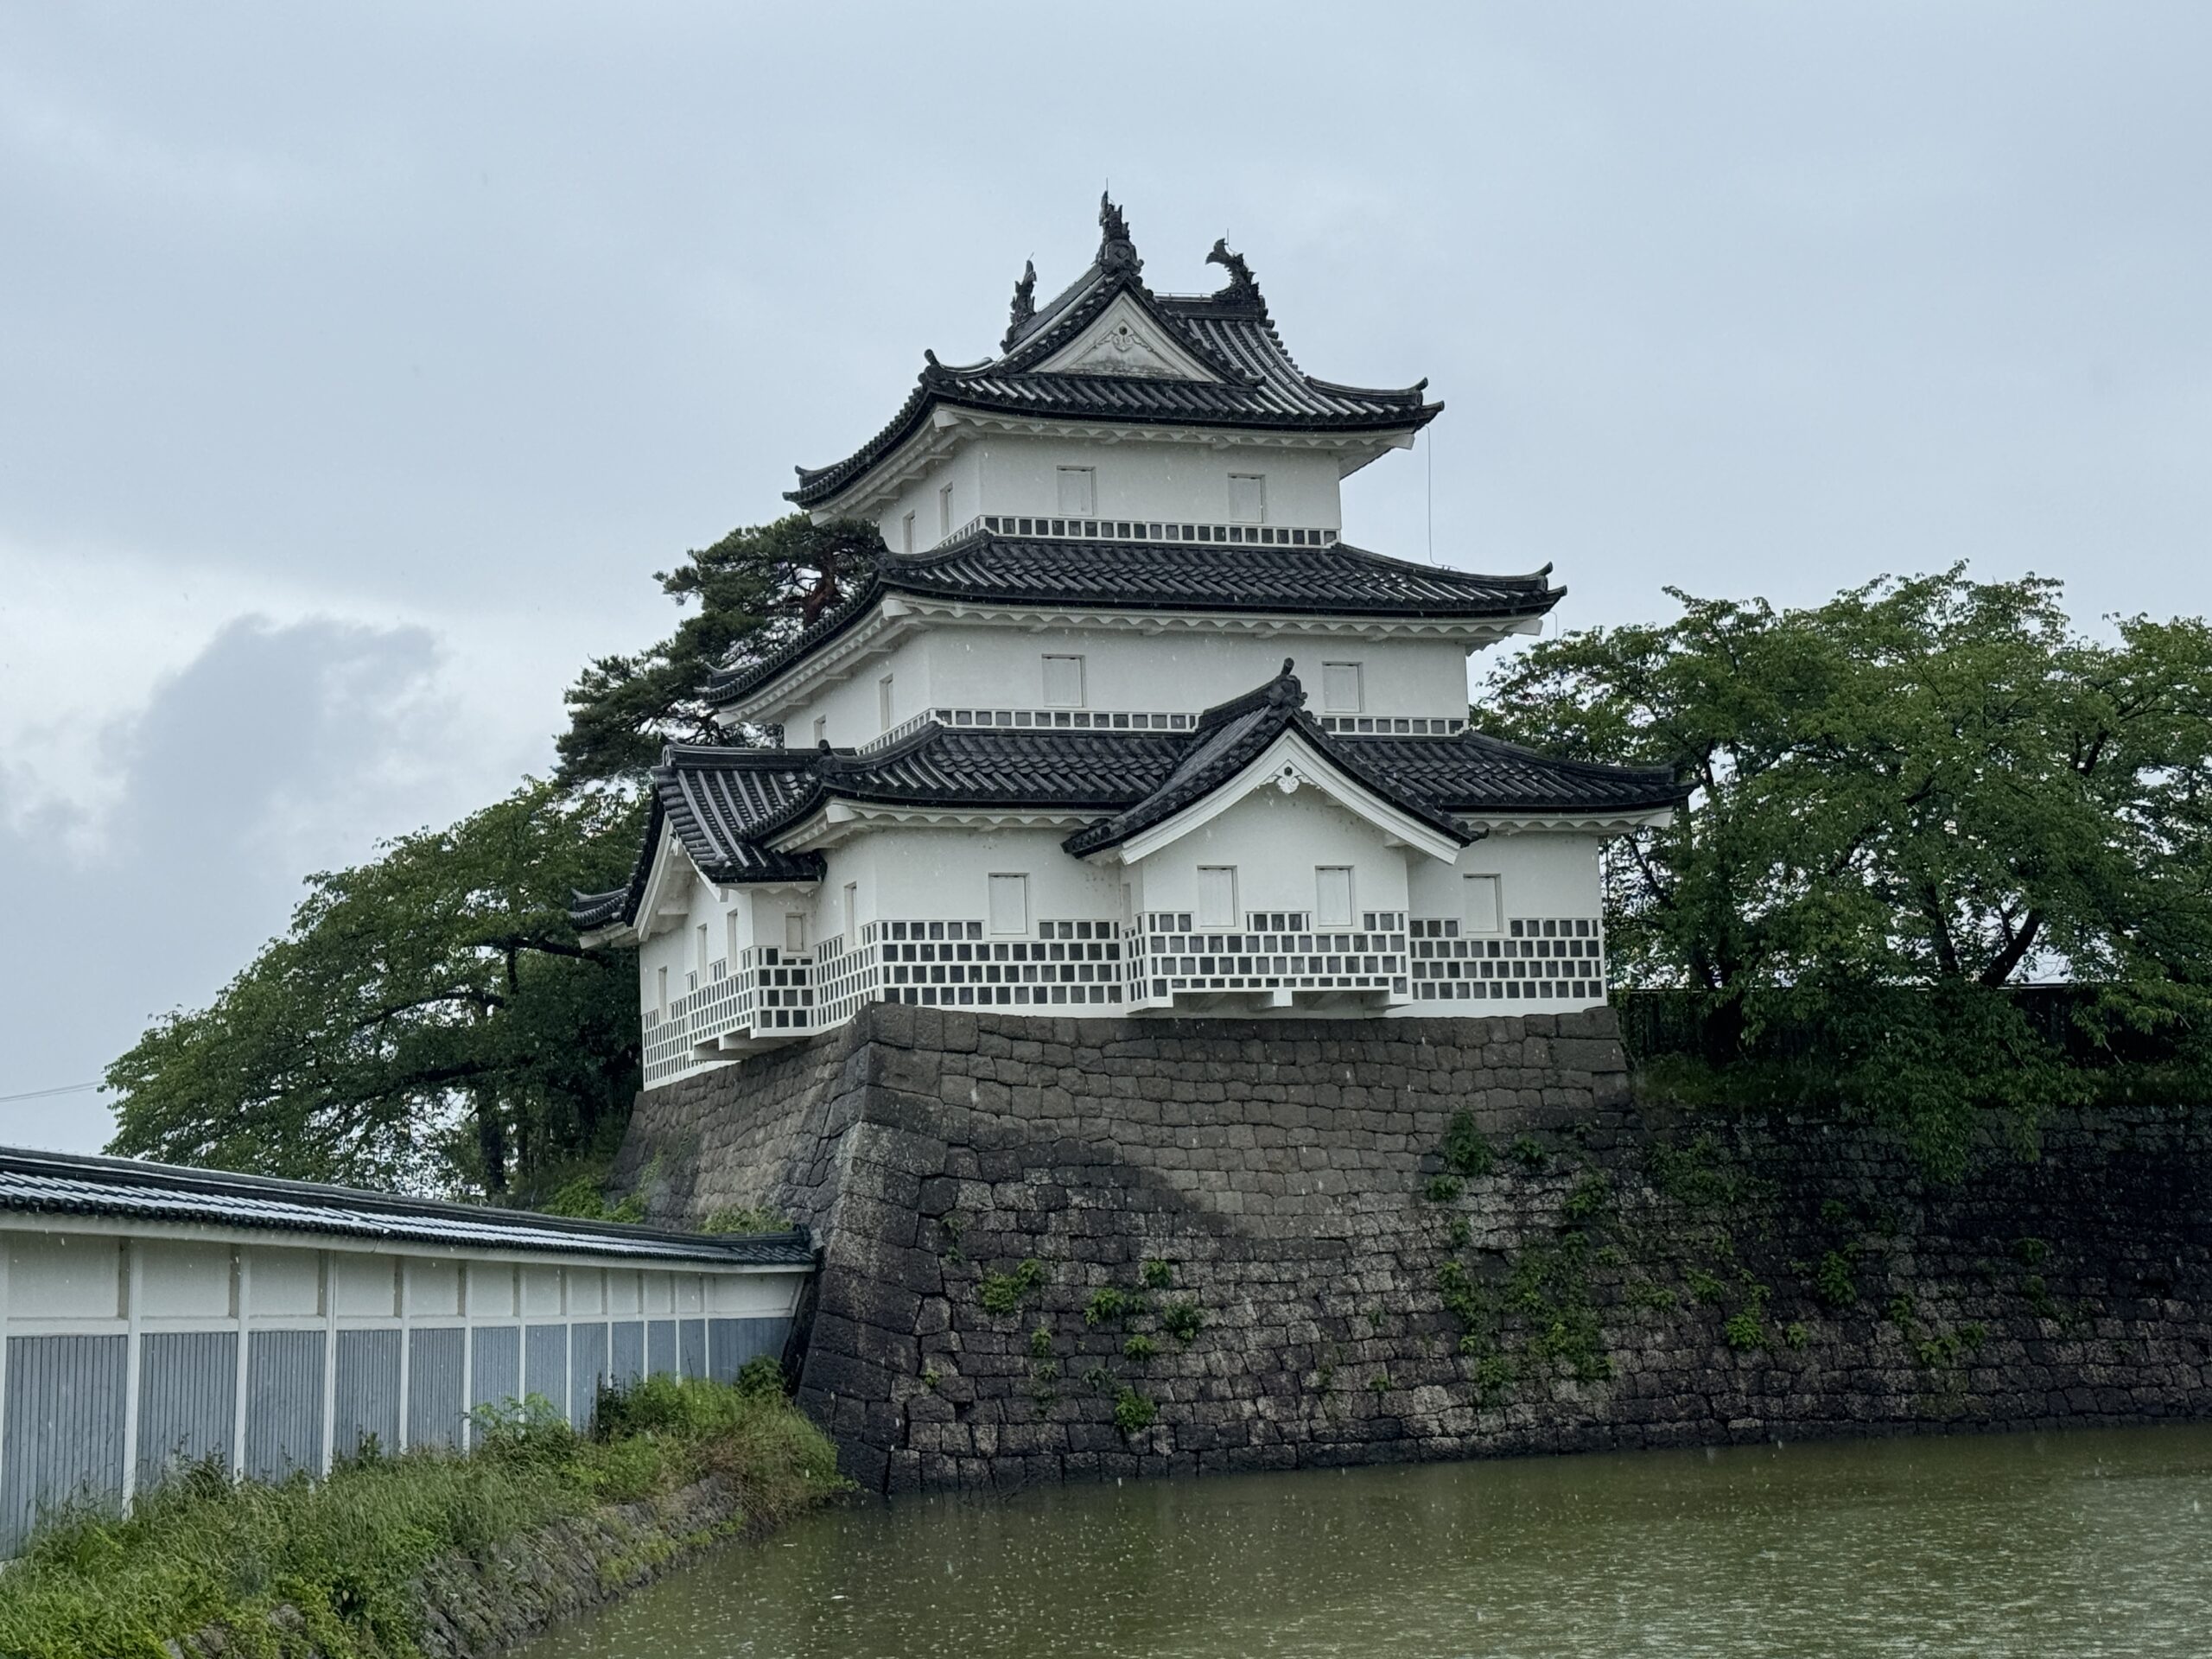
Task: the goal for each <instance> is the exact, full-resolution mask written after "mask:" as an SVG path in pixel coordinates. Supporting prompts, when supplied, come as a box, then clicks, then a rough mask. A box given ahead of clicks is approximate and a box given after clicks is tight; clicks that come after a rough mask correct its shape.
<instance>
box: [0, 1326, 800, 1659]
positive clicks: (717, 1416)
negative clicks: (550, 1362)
mask: <svg viewBox="0 0 2212 1659" xmlns="http://www.w3.org/2000/svg"><path fill="white" fill-rule="evenodd" d="M758 1363H760V1362H756V1364H758ZM771 1369H772V1368H771ZM746 1382H747V1383H748V1384H750V1386H736V1387H733V1386H729V1385H727V1384H721V1383H707V1382H702V1381H696V1380H688V1381H684V1382H681V1383H679V1382H677V1381H675V1380H673V1379H671V1378H668V1377H655V1378H652V1379H651V1380H649V1381H647V1382H645V1383H641V1384H639V1386H638V1387H636V1388H634V1389H631V1390H629V1391H628V1392H627V1393H626V1394H624V1395H616V1396H609V1397H608V1398H607V1401H606V1402H604V1408H603V1409H602V1411H601V1421H600V1423H599V1425H598V1427H596V1428H595V1430H594V1432H593V1433H590V1434H589V1435H582V1434H578V1433H575V1432H573V1431H572V1430H570V1429H569V1427H568V1426H567V1424H566V1423H565V1422H563V1421H560V1420H559V1419H558V1418H557V1417H556V1416H554V1415H553V1414H552V1413H551V1412H550V1409H547V1408H543V1402H536V1404H537V1407H538V1409H534V1410H530V1411H524V1410H519V1409H514V1410H509V1411H507V1412H505V1413H493V1414H485V1415H481V1416H480V1420H479V1421H482V1422H484V1423H485V1424H486V1428H487V1430H488V1431H489V1432H488V1433H487V1434H486V1437H485V1439H486V1444H485V1445H484V1446H482V1447H481V1448H480V1450H479V1451H477V1452H475V1453H474V1454H473V1455H471V1456H467V1457H459V1456H454V1455H451V1454H443V1453H436V1452H410V1453H407V1454H406V1455H404V1456H400V1457H379V1456H376V1455H374V1454H372V1455H369V1456H365V1457H363V1458H359V1459H355V1460H353V1461H352V1462H350V1463H347V1464H346V1465H343V1466H341V1467H340V1468H339V1469H338V1470H337V1471H334V1473H333V1474H332V1475H331V1477H330V1478H328V1479H327V1480H325V1481H321V1482H312V1481H309V1480H308V1479H307V1478H304V1477H296V1478H293V1479H291V1480H289V1481H287V1482H285V1483H284V1484H282V1485H265V1484H257V1483H254V1482H247V1483H245V1484H237V1485H234V1484H232V1483H231V1482H230V1481H229V1480H228V1479H226V1478H225V1477H224V1475H223V1474H222V1472H221V1471H219V1470H214V1469H203V1470H196V1471H184V1472H182V1473H181V1474H180V1475H179V1476H178V1477H176V1478H174V1479H172V1480H170V1481H169V1482H168V1483H167V1484H164V1485H163V1486H162V1488H160V1489H159V1490H158V1491H155V1492H153V1493H150V1494H149V1495H147V1496H146V1497H143V1498H142V1499H141V1500H140V1501H139V1503H138V1504H137V1507H136V1509H135V1510H133V1512H132V1513H131V1514H130V1516H128V1517H127V1518H122V1517H118V1516H114V1515H111V1514H110V1515H105V1516H103V1515H94V1514H80V1515H74V1516H64V1517H61V1518H60V1519H58V1520H56V1521H54V1522H52V1523H51V1524H49V1525H48V1526H47V1527H45V1528H43V1529H41V1531H40V1533H39V1534H38V1535H37V1536H36V1537H35V1539H34V1540H33V1541H32V1543H31V1546H30V1548H29V1551H28V1552H27V1553H26V1554H25V1555H24V1557H23V1558H22V1560H20V1561H19V1562H17V1563H16V1565H14V1566H13V1567H10V1568H8V1569H7V1570H6V1571H5V1572H4V1573H0V1654H6V1655H18V1654H20V1655H24V1656H33V1659H137V1656H144V1659H165V1649H164V1646H163V1643H165V1642H168V1641H179V1640H181V1639H183V1638H185V1637H189V1636H192V1635H194V1633H196V1632H198V1631H200V1630H205V1629H206V1628H207V1627H208V1626H210V1625H218V1626H221V1627H223V1629H224V1631H225V1634H226V1637H228V1638H229V1641H228V1646H227V1649H226V1651H227V1652H228V1653H231V1654H236V1655H239V1656H246V1655H253V1656H263V1655H266V1656H277V1655H283V1654H293V1653H303V1652H308V1651H314V1652H317V1653H321V1654H323V1655H326V1656H330V1659H357V1656H358V1659H368V1656H376V1659H385V1656H404V1655H408V1654H411V1653H413V1652H415V1651H416V1636H417V1634H418V1633H419V1630H420V1624H419V1620H420V1618H421V1615H422V1608H421V1606H420V1605H419V1598H418V1596H417V1593H416V1586H417V1583H418V1580H420V1578H421V1576H422V1574H423V1571H424V1569H425V1568H427V1567H429V1566H430V1564H431V1563H432V1562H433V1561H435V1560H439V1559H441V1558H444V1557H450V1556H454V1555H457V1554H480V1553H481V1552H483V1551H485V1550H486V1549H487V1548H490V1547H492V1546H494V1545H496V1544H498V1543H499V1542H501V1541H505V1540H511V1539H514V1538H517V1537H519V1536H521V1535H525V1534H528V1533H531V1531H533V1530H534V1529H538V1528H542V1527H544V1526H547V1525H549V1524H550V1523H555V1522H560V1521H563V1520H564V1519H566V1518H569V1517H575V1516H585V1515H588V1514H589V1513H590V1512H592V1511H594V1510H599V1509H600V1508H601V1507H602V1506H604V1505H608V1504H614V1503H635V1502H639V1501H641V1500H649V1499H652V1498H654V1497H662V1496H664V1495H666V1494H668V1493H671V1492H673V1491H677V1490H679V1489H680V1488H683V1487H685V1486H688V1485H690V1484H691V1483H693V1482H695V1481H697V1480H700V1479H702V1478H705V1477H707V1476H709V1475H717V1474H718V1475H721V1476H723V1477H725V1478H728V1479H729V1480H730V1481H732V1482H734V1484H736V1485H737V1487H738V1489H739V1490H740V1491H741V1492H742V1493H743V1494H744V1497H745V1503H744V1512H743V1515H742V1517H741V1519H740V1520H739V1521H738V1522H734V1524H733V1527H732V1530H735V1529H740V1528H749V1527H757V1526H763V1525H769V1524H772V1523H774V1522H777V1521H779V1520H782V1519H784V1518H785V1517H786V1516H791V1515H793V1514H796V1513H798V1511H799V1510H804V1509H806V1508H808V1507H809V1506H810V1505H812V1504H815V1503H820V1502H822V1501H823V1499H824V1498H825V1497H829V1496H830V1495H831V1494H833V1493H836V1492H837V1491H841V1490H842V1488H843V1483H842V1481H841V1480H840V1479H839V1478H838V1476H837V1474H836V1455H835V1453H834V1452H833V1450H832V1448H831V1446H830V1445H829V1441H828V1440H826V1439H825V1438H824V1437H823V1434H822V1433H821V1431H820V1430H818V1429H817V1428H816V1427H814V1426H813V1425H812V1424H811V1423H810V1422H808V1421H806V1420H805V1419H804V1417H802V1416H801V1415H800V1414H798V1411H797V1410H796V1409H795V1408H793V1407H791V1404H790V1403H789V1402H787V1401H785V1398H784V1397H783V1394H782V1392H781V1389H780V1388H779V1387H778V1386H776V1384H775V1383H773V1382H772V1381H768V1380H766V1377H765V1376H761V1375H760V1374H757V1373H756V1375H755V1376H753V1377H750V1378H747V1379H746ZM691 1541H696V1540H684V1539H679V1538H675V1537H671V1536H667V1535H655V1536H653V1537H652V1538H650V1539H648V1540H647V1541H644V1542H643V1543H641V1544H640V1546H639V1549H640V1552H641V1554H640V1556H639V1557H636V1558H632V1560H628V1561H625V1562H621V1563H618V1564H615V1567H616V1569H618V1570H614V1571H613V1572H611V1573H610V1576H609V1577H608V1580H607V1581H608V1582H610V1583H612V1582H617V1581H620V1580H621V1579H624V1578H627V1577H629V1576H632V1575H633V1574H634V1572H635V1570H636V1569H637V1568H638V1567H645V1566H649V1565H651V1564H652V1560H653V1559H655V1558H657V1557H665V1556H667V1555H670V1554H675V1553H676V1552H677V1551H678V1550H679V1549H681V1548H683V1546H684V1544H685V1543H687V1542H691ZM288 1608H289V1609H296V1610H297V1617H296V1618H295V1617H294V1615H293V1614H292V1613H291V1612H289V1611H282V1612H280V1610H283V1609H288ZM272 1614H277V1615H278V1618H277V1622H276V1623H274V1624H272V1622H271V1617H270V1616H271V1615H272ZM174 1651H175V1649H168V1650H167V1652H169V1653H173V1652H174Z"/></svg>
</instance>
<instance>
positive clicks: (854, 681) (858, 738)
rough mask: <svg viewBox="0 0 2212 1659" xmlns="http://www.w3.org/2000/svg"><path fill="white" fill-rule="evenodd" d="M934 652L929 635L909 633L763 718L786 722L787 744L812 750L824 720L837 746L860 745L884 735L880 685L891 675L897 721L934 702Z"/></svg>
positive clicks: (827, 733)
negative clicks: (931, 685)
mask: <svg viewBox="0 0 2212 1659" xmlns="http://www.w3.org/2000/svg"><path fill="white" fill-rule="evenodd" d="M862 626H865V624H863V625H862ZM847 666H849V668H850V673H849V676H848V677H846V678H845V679H842V680H841V681H839V682H838V683H836V684H834V685H829V686H824V687H822V688H821V689H819V690H816V691H814V692H812V693H810V695H809V696H807V697H806V699H805V700H804V702H798V703H795V704H792V705H791V706H790V707H789V708H787V709H781V710H778V709H767V710H764V711H763V713H762V715H761V718H763V719H766V720H777V721H782V722H783V728H784V747H785V748H791V749H810V748H812V747H814V746H815V742H816V739H815V734H814V722H815V721H816V720H817V719H820V720H821V721H822V722H823V728H822V735H823V737H825V738H827V739H828V740H829V742H830V745H831V746H832V747H836V748H840V749H850V748H857V747H860V746H861V744H863V743H866V742H868V741H872V740H874V739H875V738H878V737H880V736H881V735H882V734H883V733H884V731H885V729H886V728H885V726H884V722H883V709H882V704H883V696H882V692H881V690H880V684H881V682H882V679H883V677H884V676H885V675H887V674H888V675H889V676H890V677H891V724H892V725H893V726H896V725H897V724H899V721H903V720H906V719H907V718H909V717H910V716H912V715H918V714H919V713H921V711H922V710H923V709H926V708H928V707H929V706H930V702H929V680H930V667H931V641H930V639H929V638H928V636H926V635H923V634H908V635H906V637H904V638H903V639H899V641H898V642H897V643H896V644H894V645H893V646H892V647H891V649H890V650H889V651H888V652H870V653H869V654H868V655H867V656H866V657H864V658H861V659H860V660H859V661H858V662H856V663H854V664H848V665H847Z"/></svg>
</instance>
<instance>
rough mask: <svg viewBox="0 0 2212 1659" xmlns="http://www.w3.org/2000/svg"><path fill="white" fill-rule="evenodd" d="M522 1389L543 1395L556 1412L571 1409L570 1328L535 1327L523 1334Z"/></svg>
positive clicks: (555, 1326) (564, 1326)
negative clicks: (551, 1403)
mask: <svg viewBox="0 0 2212 1659" xmlns="http://www.w3.org/2000/svg"><path fill="white" fill-rule="evenodd" d="M522 1387H523V1392H524V1394H539V1395H544V1396H545V1398H546V1399H548V1400H550V1401H551V1402H553V1406H554V1408H555V1409H556V1410H557V1411H560V1412H562V1413H563V1414H565V1413H566V1412H567V1411H568V1408H569V1327H568V1326H567V1325H531V1326H529V1327H528V1328H527V1329H526V1330H525V1331H524V1333H523V1344H522Z"/></svg>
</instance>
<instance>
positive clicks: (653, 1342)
mask: <svg viewBox="0 0 2212 1659" xmlns="http://www.w3.org/2000/svg"><path fill="white" fill-rule="evenodd" d="M645 1370H647V1371H648V1372H650V1373H652V1375H654V1376H658V1375H659V1374H660V1373H661V1372H663V1371H666V1372H667V1373H668V1374H669V1375H670V1376H675V1375H676V1321H675V1320H674V1319H651V1320H648V1321H647V1322H646V1325H645Z"/></svg>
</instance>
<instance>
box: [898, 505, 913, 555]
mask: <svg viewBox="0 0 2212 1659" xmlns="http://www.w3.org/2000/svg"><path fill="white" fill-rule="evenodd" d="M913 550H914V515H913V514H912V513H911V512H910V513H908V514H907V515H906V517H905V518H902V519H900V520H899V551H900V552H902V553H911V552H912V551H913Z"/></svg>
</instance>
